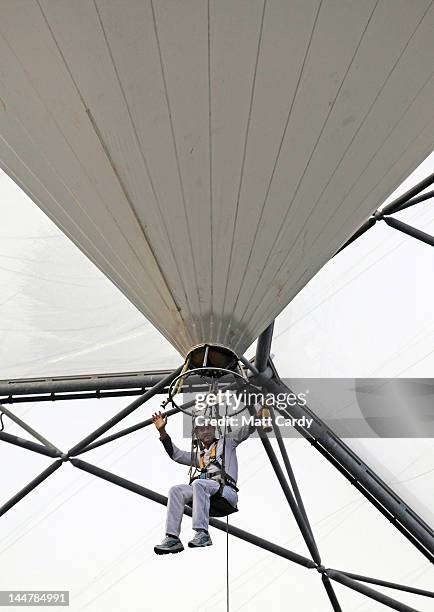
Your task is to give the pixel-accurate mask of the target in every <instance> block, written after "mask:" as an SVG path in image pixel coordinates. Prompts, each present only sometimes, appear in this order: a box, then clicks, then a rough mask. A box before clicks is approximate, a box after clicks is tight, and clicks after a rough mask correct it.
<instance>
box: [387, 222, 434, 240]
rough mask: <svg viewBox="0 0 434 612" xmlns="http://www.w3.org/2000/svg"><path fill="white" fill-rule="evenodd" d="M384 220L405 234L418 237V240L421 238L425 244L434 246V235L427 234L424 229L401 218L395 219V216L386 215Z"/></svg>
mask: <svg viewBox="0 0 434 612" xmlns="http://www.w3.org/2000/svg"><path fill="white" fill-rule="evenodd" d="M384 221H385V222H386V223H387V225H389V226H390V227H393V228H394V229H397V230H399V231H400V232H403V233H404V234H407V235H408V236H411V237H412V238H416V239H417V240H420V241H421V242H425V244H429V245H430V246H434V236H431V235H430V234H427V233H426V232H422V230H420V229H417V228H416V227H413V226H411V225H408V224H407V223H403V221H400V220H399V219H394V218H393V217H384Z"/></svg>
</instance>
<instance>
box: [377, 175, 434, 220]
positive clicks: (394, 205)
mask: <svg viewBox="0 0 434 612" xmlns="http://www.w3.org/2000/svg"><path fill="white" fill-rule="evenodd" d="M433 183H434V174H430V175H429V176H427V177H426V179H424V180H423V181H421V182H420V183H418V184H417V185H415V186H414V187H412V188H411V189H409V190H408V191H406V192H405V193H404V194H402V196H399V198H397V199H396V200H394V201H393V202H390V204H387V205H386V206H385V207H384V208H383V209H382V210H381V213H382V214H383V215H390V214H392V213H394V212H396V211H397V209H398V208H399V207H400V206H401V204H404V202H407V201H408V200H410V199H411V198H413V197H414V196H416V195H417V194H418V193H420V192H421V191H423V190H424V189H426V188H427V187H429V186H430V185H432V184H433Z"/></svg>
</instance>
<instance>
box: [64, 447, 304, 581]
mask: <svg viewBox="0 0 434 612" xmlns="http://www.w3.org/2000/svg"><path fill="white" fill-rule="evenodd" d="M70 461H71V463H72V464H73V465H74V466H75V467H77V468H80V469H81V470H84V471H85V472H88V473H89V474H93V475H94V476H98V477H99V478H102V479H104V480H107V481H108V482H112V483H113V484H116V485H118V486H120V487H123V488H124V489H127V490H128V491H132V492H133V493H137V494H138V495H142V496H143V497H146V498H147V499H150V500H151V501H154V502H157V503H158V504H162V505H163V506H167V497H165V496H164V495H161V494H160V493H156V492H155V491H152V490H151V489H147V488H145V487H142V486H141V485H139V484H137V483H135V482H132V481H131V480H127V479H126V478H122V477H121V476H117V475H116V474H113V473H112V472H108V471H107V470H103V469H101V468H99V467H97V466H95V465H92V464H91V463H87V461H83V460H82V459H71V460H70ZM184 514H187V515H188V516H191V515H192V511H191V509H190V508H188V507H187V506H186V507H185V508H184ZM209 524H210V525H211V526H212V527H215V528H216V529H219V530H220V531H224V532H225V533H226V529H227V526H226V523H223V522H222V521H218V520H217V519H214V518H211V519H210V521H209ZM228 531H229V533H230V534H231V535H233V536H235V537H237V538H240V539H241V540H244V541H245V542H249V543H250V544H254V545H255V546H259V547H260V548H263V549H264V550H267V551H269V552H272V553H274V554H275V555H279V556H280V557H283V558H284V559H288V560H289V561H292V562H293V563H297V564H298V565H302V566H303V567H307V568H310V569H313V568H315V567H316V565H315V563H314V562H313V561H311V560H310V559H307V558H306V557H303V556H302V555H299V554H297V553H295V552H292V551H291V550H287V549H286V548H283V547H282V546H278V545H277V544H273V543H272V542H268V541H267V540H264V539H263V538H259V537H258V536H255V535H253V534H251V533H249V532H247V531H244V530H243V529H239V528H238V527H234V526H233V525H229V526H228Z"/></svg>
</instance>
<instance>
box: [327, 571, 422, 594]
mask: <svg viewBox="0 0 434 612" xmlns="http://www.w3.org/2000/svg"><path fill="white" fill-rule="evenodd" d="M335 571H339V570H335ZM339 573H340V574H343V575H344V576H347V577H348V578H352V579H353V580H358V581H360V582H367V583H368V584H376V585H378V586H383V587H387V588H389V589H395V590H397V591H405V592H406V593H413V595H423V596H424V597H434V592H433V591H427V590H425V589H417V588H415V587H410V586H406V585H404V584H398V583H396V582H388V581H387V580H379V579H378V578H369V577H368V576H360V575H359V574H352V573H351V572H343V571H339Z"/></svg>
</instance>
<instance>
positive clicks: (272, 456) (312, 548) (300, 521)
mask: <svg viewBox="0 0 434 612" xmlns="http://www.w3.org/2000/svg"><path fill="white" fill-rule="evenodd" d="M249 411H250V414H251V415H252V416H253V415H255V411H254V409H253V408H252V407H251V406H249ZM257 431H258V434H259V437H260V439H261V442H262V444H263V446H264V449H265V452H266V453H267V456H268V458H269V460H270V463H271V465H272V467H273V470H274V472H275V474H276V476H277V479H278V481H279V483H280V486H281V487H282V491H283V493H284V495H285V497H286V500H287V502H288V504H289V506H290V508H291V510H292V513H293V515H294V518H295V520H296V522H297V525H298V527H299V529H300V531H301V534H302V536H303V539H304V541H305V542H306V546H307V547H308V549H309V552H310V554H311V555H312V559H313V560H314V561H315V563H316V564H317V565H321V556H320V554H319V551H318V548H317V545H316V543H315V540H314V538H313V537H312V533H311V531H310V530H309V528H308V527H307V525H306V523H305V521H304V518H303V516H302V514H301V511H300V509H299V507H298V505H297V502H296V501H295V499H294V496H293V495H292V491H291V489H290V488H289V485H288V483H287V481H286V478H285V475H284V473H283V470H282V468H281V466H280V463H279V460H278V459H277V457H276V453H275V452H274V450H273V447H272V446H271V442H270V439H269V438H268V436H267V435H266V434H265V433H264V431H262V430H261V428H259V427H258V428H257Z"/></svg>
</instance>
